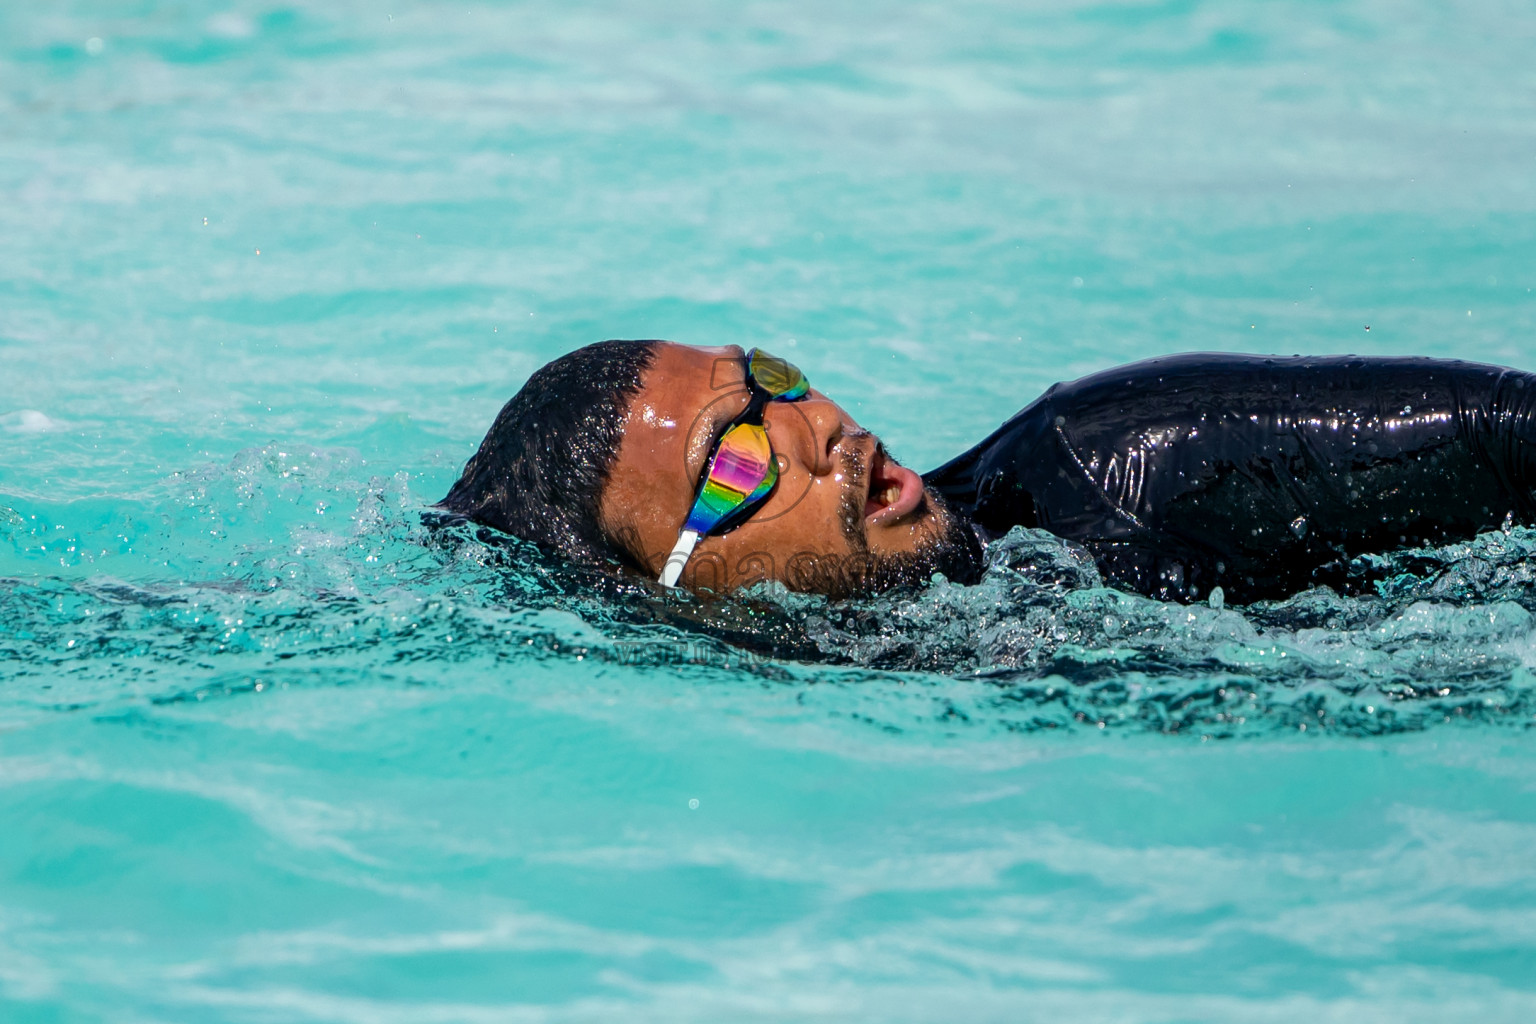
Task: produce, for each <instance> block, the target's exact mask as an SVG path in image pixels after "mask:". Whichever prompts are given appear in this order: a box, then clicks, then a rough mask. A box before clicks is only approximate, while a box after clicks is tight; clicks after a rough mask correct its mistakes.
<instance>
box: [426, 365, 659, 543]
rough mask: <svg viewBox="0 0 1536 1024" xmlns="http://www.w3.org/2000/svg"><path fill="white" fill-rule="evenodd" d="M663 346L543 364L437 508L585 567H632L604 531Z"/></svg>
mask: <svg viewBox="0 0 1536 1024" xmlns="http://www.w3.org/2000/svg"><path fill="white" fill-rule="evenodd" d="M658 344H660V343H659V342H656V341H600V342H597V343H596V344H593V345H588V346H586V347H585V348H579V349H577V350H576V351H575V352H571V353H568V354H567V355H563V356H561V357H560V358H559V359H556V360H555V361H554V362H551V363H547V364H545V365H544V366H542V367H540V368H539V369H538V370H537V371H536V372H535V373H534V374H533V376H532V377H529V378H528V383H526V384H524V385H523V387H522V390H520V391H518V393H517V394H515V395H513V396H512V399H511V401H509V402H507V404H506V405H504V406H502V409H501V412H500V414H499V415H497V417H496V422H495V423H493V424H491V429H490V430H489V431H487V432H486V435H485V440H483V441H481V442H480V450H479V451H477V452H475V454H474V456H473V457H472V458H471V459H470V460H469V462H467V463H465V465H464V472H463V474H462V475H461V476H460V477H459V480H458V482H457V483H455V484H454V485H453V487H452V488H451V489H450V490H449V491H448V494H447V495H446V496H445V497H444V498H443V500H442V501H440V502H438V506H439V507H441V508H444V509H447V510H448V511H449V512H453V513H456V514H458V515H460V516H463V517H465V518H466V519H470V520H473V521H474V522H477V523H480V524H482V525H485V526H490V527H494V528H495V529H497V530H500V531H502V532H503V533H509V534H511V535H513V536H515V537H521V538H522V539H523V540H525V541H529V542H531V543H533V544H536V545H538V546H539V547H541V548H544V549H546V550H548V551H550V552H551V553H553V554H558V555H560V556H562V557H564V558H567V559H569V560H571V561H573V562H576V563H578V564H583V565H603V564H605V563H613V562H619V563H625V564H627V563H630V562H632V561H633V557H632V556H631V555H630V554H629V553H628V552H627V551H626V550H625V549H624V547H623V546H622V545H621V544H619V543H617V542H616V541H614V540H613V539H611V538H610V537H609V536H608V535H607V533H606V532H605V531H604V530H603V527H602V522H601V511H600V509H601V505H602V493H603V487H604V485H605V484H606V483H607V481H608V472H609V470H610V469H611V468H612V467H613V460H614V458H615V457H616V456H617V455H618V451H619V441H620V440H621V439H622V438H623V435H624V416H625V414H626V413H627V412H628V410H629V403H630V401H631V400H632V399H633V398H634V397H635V395H636V394H637V393H638V392H639V391H640V377H641V375H642V374H643V373H644V372H645V371H646V370H647V369H648V368H649V367H650V365H651V360H652V358H653V357H654V355H655V352H656V346H657V345H658Z"/></svg>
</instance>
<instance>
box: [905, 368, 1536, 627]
mask: <svg viewBox="0 0 1536 1024" xmlns="http://www.w3.org/2000/svg"><path fill="white" fill-rule="evenodd" d="M1533 406H1536V376H1533V375H1531V374H1528V373H1523V372H1521V371H1518V370H1509V369H1504V368H1502V367H1497V366H1487V365H1482V364H1478V363H1465V362H1453V361H1448V360H1433V359H1367V358H1358V357H1328V358H1266V357H1261V356H1234V355H1208V354H1202V355H1183V356H1175V357H1171V358H1167V359H1153V360H1149V361H1147V362H1142V363H1135V364H1133V365H1131V366H1124V367H1120V368H1118V369H1114V370H1108V371H1106V372H1104V373H1098V374H1094V375H1093V376H1091V377H1084V378H1083V379H1082V380H1077V381H1073V382H1071V383H1069V384H1057V385H1056V386H1054V387H1052V388H1051V389H1050V390H1049V391H1047V392H1046V393H1045V394H1044V395H1042V396H1041V397H1040V399H1039V400H1037V401H1036V402H1034V403H1033V404H1031V405H1030V406H1028V407H1027V408H1025V409H1024V410H1023V411H1022V412H1020V413H1019V414H1018V415H1017V416H1015V417H1014V418H1013V419H1011V420H1009V421H1008V422H1007V423H1005V424H1004V425H1003V426H1002V427H1000V428H998V430H997V431H996V432H995V433H993V434H992V436H991V437H988V438H987V439H986V440H984V441H982V442H981V443H980V444H978V445H977V446H976V447H975V448H972V449H971V450H970V451H968V452H966V453H965V454H964V455H962V456H960V457H959V458H957V459H954V460H953V461H951V462H949V463H946V464H945V465H943V466H941V467H939V468H938V469H936V470H934V471H933V472H931V473H929V474H927V475H926V477H925V480H926V482H927V483H928V485H929V486H930V487H933V488H935V489H936V490H938V491H939V492H940V493H941V494H943V495H944V496H945V497H946V498H947V499H949V501H950V502H951V503H952V504H953V505H954V506H955V507H956V508H957V509H958V510H959V511H960V512H962V513H964V514H967V515H969V516H970V517H971V519H972V520H973V521H974V522H975V523H976V524H977V526H978V528H979V529H980V531H981V532H982V534H983V536H987V537H993V536H998V535H1000V534H1002V533H1005V532H1007V531H1008V529H1009V528H1010V527H1013V526H1018V525H1022V526H1038V527H1041V528H1044V529H1046V530H1049V531H1050V532H1052V533H1054V534H1057V535H1058V536H1061V537H1064V538H1066V539H1068V540H1071V541H1075V542H1077V543H1079V544H1082V545H1083V546H1084V547H1086V548H1087V549H1088V550H1089V551H1090V552H1091V553H1092V554H1093V556H1094V558H1095V559H1096V561H1097V562H1098V564H1099V567H1100V569H1101V571H1102V572H1103V573H1104V575H1105V578H1106V579H1107V580H1108V581H1109V582H1110V583H1112V584H1113V585H1116V586H1121V587H1125V588H1128V589H1131V590H1136V591H1139V592H1141V593H1143V594H1149V595H1153V596H1156V597H1161V598H1174V599H1179V600H1190V599H1195V598H1200V597H1204V596H1205V595H1206V594H1208V593H1209V591H1210V590H1211V589H1212V588H1213V587H1216V586H1220V587H1222V588H1223V591H1224V592H1225V593H1226V594H1227V596H1228V597H1229V598H1230V599H1232V600H1234V601H1253V600H1259V599H1262V598H1272V597H1280V596H1284V595H1286V594H1290V593H1294V592H1296V591H1298V590H1302V589H1305V588H1306V587H1308V586H1312V585H1314V584H1319V583H1322V584H1328V585H1332V586H1335V587H1345V586H1346V585H1347V584H1348V582H1349V579H1348V577H1347V576H1346V573H1345V567H1346V564H1347V563H1348V561H1349V560H1350V559H1352V558H1354V557H1355V556H1357V555H1361V554H1365V553H1369V552H1385V551H1389V550H1392V549H1394V548H1398V547H1403V546H1407V545H1416V544H1426V543H1427V544H1439V543H1445V542H1449V541H1454V540H1462V539H1467V538H1470V537H1472V536H1473V535H1475V534H1476V533H1478V532H1479V531H1483V530H1488V529H1492V528H1495V527H1497V526H1499V525H1500V524H1501V523H1503V522H1505V521H1506V517H1512V519H1513V521H1514V522H1533V521H1536V500H1533V490H1532V488H1533V485H1536V422H1533Z"/></svg>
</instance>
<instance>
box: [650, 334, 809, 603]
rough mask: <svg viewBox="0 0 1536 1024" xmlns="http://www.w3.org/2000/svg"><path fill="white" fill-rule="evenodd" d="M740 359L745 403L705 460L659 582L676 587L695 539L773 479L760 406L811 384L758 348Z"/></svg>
mask: <svg viewBox="0 0 1536 1024" xmlns="http://www.w3.org/2000/svg"><path fill="white" fill-rule="evenodd" d="M745 362H746V380H747V386H748V387H749V388H750V389H751V391H752V398H751V401H749V402H748V403H747V408H746V410H745V411H744V412H743V413H742V414H741V415H740V416H738V417H736V419H735V420H733V421H732V422H731V423H730V424H729V425H728V426H727V427H726V428H725V431H724V432H723V433H722V434H721V435H720V439H719V440H718V441H716V442H715V446H714V449H713V451H712V452H711V453H710V456H709V458H708V459H707V460H706V462H705V470H704V476H703V479H702V480H700V482H699V488H698V494H697V495H696V496H695V497H694V499H693V508H692V509H690V510H689V512H688V520H687V521H686V522H685V523H684V524H683V528H682V531H681V532H680V533H679V534H678V537H677V546H676V547H674V548H673V549H672V554H671V555H670V556H668V558H667V562H666V565H665V566H664V567H663V568H662V570H661V583H662V585H663V586H668V587H671V586H676V585H677V578H678V576H680V575H681V574H682V571H683V566H685V565H687V564H688V558H689V556H690V555H692V554H693V548H694V545H695V544H697V543H698V542H699V538H700V537H703V536H706V535H708V534H711V533H719V532H723V531H725V530H728V529H730V528H731V527H733V526H736V525H737V524H739V523H740V522H742V521H743V520H745V519H746V518H747V517H748V516H750V515H751V514H752V512H753V510H754V509H756V508H757V506H758V505H760V504H762V502H763V501H764V500H765V499H766V498H767V497H768V495H769V493H771V492H772V491H773V487H774V484H776V483H778V481H779V467H778V465H777V464H776V463H775V461H774V458H773V446H772V445H770V444H769V443H768V431H767V430H766V429H765V428H764V427H763V406H764V405H765V404H766V403H767V402H770V401H782V402H793V401H796V400H797V399H801V398H804V397H805V396H806V395H807V394H808V393H809V392H810V390H811V385H810V382H809V381H807V380H806V379H805V374H803V373H801V372H800V368H799V367H797V366H795V365H794V364H793V363H787V362H785V361H784V360H782V359H779V358H777V357H776V356H771V355H769V354H768V353H766V352H764V351H762V350H761V349H755V348H754V349H752V350H751V351H749V352H748V353H747V354H746V358H745Z"/></svg>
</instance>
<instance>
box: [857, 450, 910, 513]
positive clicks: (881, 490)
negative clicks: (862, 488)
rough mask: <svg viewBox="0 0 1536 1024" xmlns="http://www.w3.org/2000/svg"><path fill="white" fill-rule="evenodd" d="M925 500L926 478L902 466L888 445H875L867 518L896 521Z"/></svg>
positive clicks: (870, 474)
mask: <svg viewBox="0 0 1536 1024" xmlns="http://www.w3.org/2000/svg"><path fill="white" fill-rule="evenodd" d="M922 501H923V478H922V477H920V476H918V475H917V474H916V473H914V472H912V471H911V470H910V469H907V468H906V467H905V466H898V465H897V464H896V460H895V459H892V458H891V457H890V456H888V455H886V454H885V446H884V445H881V446H879V447H877V448H876V449H875V452H874V455H872V456H871V457H870V460H869V493H868V495H867V496H866V497H865V499H864V522H865V523H866V524H869V525H883V524H887V523H893V522H895V521H896V520H898V519H901V518H902V517H903V516H905V515H907V514H908V513H910V512H912V510H913V509H915V508H917V507H918V505H920V504H922Z"/></svg>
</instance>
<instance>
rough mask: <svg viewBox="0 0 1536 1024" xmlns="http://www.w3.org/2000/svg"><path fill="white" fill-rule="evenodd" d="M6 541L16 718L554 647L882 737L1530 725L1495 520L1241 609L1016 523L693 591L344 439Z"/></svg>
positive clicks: (269, 457) (1522, 558)
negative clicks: (828, 566) (459, 505)
mask: <svg viewBox="0 0 1536 1024" xmlns="http://www.w3.org/2000/svg"><path fill="white" fill-rule="evenodd" d="M424 513H425V514H424ZM0 531H4V532H5V534H6V536H7V537H8V539H9V541H10V552H9V553H8V554H7V555H6V556H5V557H6V562H5V567H4V570H3V571H4V572H5V575H4V576H3V577H0V614H3V616H4V621H5V623H6V632H5V634H4V635H3V637H0V659H3V660H4V662H5V664H6V666H7V673H6V674H7V678H8V683H7V684H6V686H5V688H4V690H3V691H0V692H3V693H4V694H5V695H6V698H7V699H6V707H7V708H8V712H7V713H9V714H29V713H34V712H38V711H42V710H74V709H80V708H88V707H103V706H107V705H112V704H116V703H121V702H124V701H128V702H132V701H150V702H164V701H180V700H204V699H209V698H210V697H217V696H227V695H232V694H240V693H248V692H261V691H262V690H264V689H266V688H269V687H279V686H292V685H351V684H354V683H362V682H369V683H379V682H393V683H396V684H398V685H421V686H435V685H445V684H444V683H443V682H442V681H441V680H442V676H441V673H440V672H437V671H436V670H435V669H434V667H438V668H440V667H441V665H443V664H445V663H447V664H453V665H455V666H458V667H459V668H461V669H462V672H463V673H464V674H473V673H477V672H478V673H482V674H486V675H490V676H495V675H498V674H499V675H503V676H504V675H507V674H509V673H511V674H515V673H516V670H517V666H519V665H522V664H529V663H531V662H534V661H539V660H544V659H568V660H570V661H572V662H582V661H590V662H592V663H594V664H597V665H605V666H610V667H613V668H614V669H615V670H616V671H623V672H629V673H641V674H657V673H659V674H661V675H665V676H668V677H672V678H678V679H683V680H685V681H686V685H688V686H692V687H699V688H705V689H708V688H715V689H716V690H719V691H720V692H730V691H731V690H732V689H733V688H740V687H741V686H743V684H744V683H747V682H750V681H753V680H755V681H756V682H757V683H759V684H761V685H767V686H790V687H799V688H801V690H802V692H810V691H809V690H806V688H813V689H814V694H815V695H814V698H813V699H812V700H811V701H810V706H811V707H813V708H819V709H820V712H821V713H827V714H834V715H838V716H846V717H850V718H857V719H860V720H863V721H867V722H871V723H874V724H876V725H879V726H881V727H884V728H895V729H911V728H919V727H923V726H922V725H921V723H925V722H926V723H929V724H930V725H931V724H932V723H944V726H945V727H952V726H954V725H955V724H956V723H968V727H971V728H991V729H998V730H1004V731H1028V730H1034V729H1060V728H1069V729H1070V728H1087V729H1106V730H1107V729H1115V730H1130V731H1152V732H1161V733H1194V734H1198V735H1202V736H1238V735H1262V734H1272V733H1276V732H1288V733H1298V732H1304V731H1309V730H1310V731H1319V730H1321V731H1326V732H1344V733H1355V734H1375V733H1381V732H1391V731H1401V730H1413V729H1425V728H1431V727H1434V726H1437V725H1444V724H1446V723H1454V722H1468V721H1476V722H1487V723H1497V724H1502V725H1517V726H1521V727H1525V726H1527V725H1529V724H1531V723H1532V722H1533V721H1536V686H1533V683H1532V672H1531V669H1532V666H1533V664H1536V628H1533V627H1536V623H1533V620H1532V610H1533V609H1536V532H1533V531H1529V530H1524V529H1518V528H1511V529H1508V530H1501V531H1496V532H1494V533H1490V534H1486V535H1484V536H1480V537H1478V538H1476V539H1475V540H1473V541H1470V542H1467V543H1464V544H1456V545H1450V546H1447V547H1444V548H1433V549H1413V550H1407V551H1402V552H1397V553H1394V554H1391V555H1387V556H1372V557H1369V558H1364V559H1360V560H1358V561H1357V563H1356V564H1355V565H1354V566H1352V573H1353V576H1354V578H1355V579H1356V580H1357V581H1358V583H1359V590H1360V593H1356V594H1351V595H1339V594H1336V593H1334V592H1332V591H1329V590H1325V589H1317V590H1313V591H1309V592H1306V593H1303V594H1299V595H1297V596H1295V597H1293V598H1291V599H1289V600H1287V601H1282V602H1267V603H1262V604H1256V605H1252V606H1249V607H1233V606H1229V605H1225V604H1224V603H1223V602H1222V601H1220V600H1219V598H1218V599H1213V600H1211V601H1210V602H1207V603H1205V604H1199V605H1178V604H1169V603H1164V602H1158V601H1154V600H1150V599H1148V598H1144V597H1140V596H1138V595H1134V594H1127V593H1123V592H1120V591H1116V590H1112V589H1108V588H1106V587H1105V586H1104V585H1103V581H1102V579H1101V578H1100V577H1099V575H1098V573H1097V571H1096V570H1095V569H1094V566H1093V564H1092V561H1091V559H1089V558H1088V557H1087V556H1086V555H1085V554H1084V553H1083V552H1082V551H1081V550H1079V549H1077V548H1075V547H1073V546H1071V545H1069V544H1066V543H1063V542H1062V541H1060V540H1058V539H1057V538H1055V537H1052V536H1050V535H1049V534H1046V533H1043V532H1040V531H1027V530H1015V531H1014V532H1013V533H1011V534H1009V535H1008V536H1007V537H1005V538H1003V539H1001V540H999V541H998V542H996V543H994V544H993V545H992V547H991V548H990V550H989V552H988V568H987V572H986V574H985V577H984V578H983V580H982V581H981V582H980V583H979V584H978V585H976V586H972V587H962V586H956V585H953V584H950V583H947V582H944V581H942V580H940V581H938V582H936V583H935V584H934V585H933V586H931V587H929V588H927V589H925V590H923V591H920V592H915V593H906V594H894V595H884V596H881V597H877V598H872V599H864V600H857V601H845V602H830V601H827V600H826V599H824V598H821V597H817V596H808V595H799V594H791V593H789V592H787V591H785V590H784V589H783V588H782V587H780V586H776V585H769V586H763V587H759V588H756V589H754V590H753V591H751V592H748V593H746V594H743V595H739V596H736V597H732V598H729V599H724V600H708V599H700V598H696V597H692V596H689V595H687V594H680V593H676V592H663V591H661V590H660V589H659V588H657V587H655V586H654V585H652V584H651V583H649V582H648V581H643V580H638V579H632V578H619V577H613V576H609V575H606V574H601V573H592V572H587V571H581V570H575V569H572V568H570V567H568V566H565V565H563V564H562V563H560V562H559V561H558V560H557V559H551V558H548V557H545V556H544V555H542V554H541V553H540V552H538V551H537V550H536V549H534V548H532V547H531V546H529V545H526V544H522V543H521V542H518V541H516V540H514V539H511V538H507V537H502V536H499V535H496V534H494V533H492V532H490V531H486V530H481V529H478V528H475V527H473V526H472V525H468V524H459V525H444V524H443V523H442V522H440V521H437V520H435V519H434V517H433V516H432V515H431V514H430V510H429V508H428V506H427V504H426V502H425V501H424V500H423V498H422V496H421V495H418V494H417V493H415V492H414V491H413V490H412V486H411V480H410V478H409V477H408V476H407V475H406V474H404V473H395V474H390V475H381V474H376V473H372V472H370V469H369V467H368V465H367V463H366V460H364V459H362V458H361V457H360V456H359V455H358V454H357V453H356V452H355V451H353V450H350V449H323V448H316V447H307V446H295V445H287V446H278V445H267V446H263V447H259V448H253V449H248V450H245V451H242V452H240V453H238V454H237V455H236V456H234V457H233V458H232V459H230V460H229V461H228V462H226V463H223V464H216V465H209V466H204V467H202V468H200V469H198V470H196V471H195V472H187V473H178V474H174V475H173V476H171V477H170V478H168V479H166V480H165V481H163V482H162V483H161V485H159V486H158V487H157V488H155V489H154V490H152V491H150V492H146V493H144V494H140V495H136V496H134V500H132V501H120V500H119V501H114V502H105V501H102V502H93V501H76V502H68V503H57V504H53V505H50V504H48V503H46V502H37V501H30V502H21V501H15V500H12V501H10V503H9V504H7V507H6V508H5V509H4V510H3V511H0ZM189 680H190V682H189Z"/></svg>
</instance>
